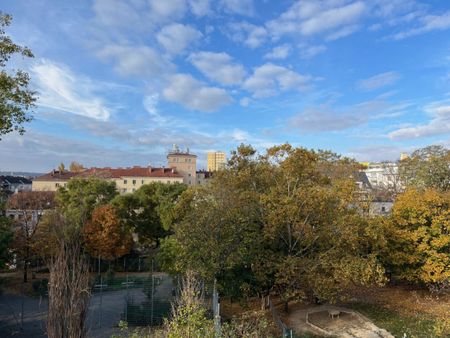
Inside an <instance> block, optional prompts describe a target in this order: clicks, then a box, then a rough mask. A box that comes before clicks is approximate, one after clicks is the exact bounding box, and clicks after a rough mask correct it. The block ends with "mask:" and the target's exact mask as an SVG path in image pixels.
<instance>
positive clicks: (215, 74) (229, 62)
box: [189, 52, 246, 85]
mask: <svg viewBox="0 0 450 338" xmlns="http://www.w3.org/2000/svg"><path fill="white" fill-rule="evenodd" d="M189 61H190V62H191V63H192V64H193V65H194V66H195V67H196V68H197V69H198V70H199V71H200V72H202V74H204V75H205V76H206V77H207V78H209V79H210V80H212V81H216V82H217V83H220V84H222V85H236V84H240V83H241V82H242V80H243V78H244V77H245V74H246V73H245V69H244V67H243V66H242V65H241V64H238V63H235V62H234V61H233V59H232V57H231V56H229V55H228V54H226V53H212V52H198V53H194V54H191V55H190V56H189Z"/></svg>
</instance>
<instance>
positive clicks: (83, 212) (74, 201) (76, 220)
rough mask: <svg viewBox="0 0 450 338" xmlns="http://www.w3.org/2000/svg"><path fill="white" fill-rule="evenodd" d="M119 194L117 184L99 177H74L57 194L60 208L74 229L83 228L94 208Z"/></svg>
mask: <svg viewBox="0 0 450 338" xmlns="http://www.w3.org/2000/svg"><path fill="white" fill-rule="evenodd" d="M117 195H118V192H117V190H116V184H115V183H114V182H108V181H105V180H101V179H98V178H94V177H90V178H87V179H85V178H72V179H71V180H69V182H68V183H67V186H66V187H62V188H60V189H59V190H58V192H57V194H56V202H57V205H58V210H59V212H61V213H62V214H63V215H64V217H65V218H66V219H68V220H70V222H71V227H70V228H73V229H76V230H77V231H78V230H81V228H82V227H83V226H84V224H85V223H86V222H87V221H88V220H89V219H90V218H91V216H92V212H93V211H94V209H95V208H96V207H97V206H99V205H103V204H108V203H109V202H110V201H111V200H112V199H113V198H114V197H115V196H117Z"/></svg>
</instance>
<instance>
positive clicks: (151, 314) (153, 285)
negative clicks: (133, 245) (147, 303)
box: [150, 258, 155, 326]
mask: <svg viewBox="0 0 450 338" xmlns="http://www.w3.org/2000/svg"><path fill="white" fill-rule="evenodd" d="M154 290H155V276H154V274H153V258H152V291H151V293H150V294H151V295H152V303H151V313H150V316H151V317H150V323H151V324H150V325H151V326H153V299H154V298H155V297H154V295H155V294H154Z"/></svg>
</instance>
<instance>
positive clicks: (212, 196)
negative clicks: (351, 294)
mask: <svg viewBox="0 0 450 338" xmlns="http://www.w3.org/2000/svg"><path fill="white" fill-rule="evenodd" d="M356 174H357V165H356V164H355V162H354V161H351V160H349V159H345V158H340V157H339V156H337V155H335V154H332V153H329V152H314V151H310V150H306V149H303V148H294V147H292V146H291V145H289V144H283V145H280V146H276V147H272V148H270V149H268V150H267V152H266V154H264V155H258V154H257V153H256V151H255V150H254V149H253V148H252V147H250V146H245V145H241V146H240V147H238V149H237V150H236V151H234V152H232V157H231V159H230V161H229V165H228V167H227V169H226V170H223V171H220V172H218V173H217V175H216V176H215V178H214V179H213V181H212V182H211V184H209V185H208V186H203V187H198V188H195V189H189V190H187V191H186V192H185V193H183V195H182V198H181V199H180V202H179V203H178V204H177V206H176V211H177V213H178V217H177V218H175V225H174V227H173V229H174V235H173V237H171V238H170V239H168V240H166V241H164V242H163V243H164V244H163V245H162V248H161V249H162V250H161V253H160V257H162V259H163V260H164V262H165V263H166V264H170V263H171V262H175V263H176V264H177V268H179V269H186V268H191V269H194V270H196V271H199V272H200V273H201V274H202V276H203V277H205V278H207V279H209V280H211V279H212V278H217V281H218V283H219V286H220V287H221V288H222V291H223V292H225V295H230V296H232V295H233V296H234V295H239V294H240V295H241V296H242V295H251V294H258V295H259V296H264V295H267V294H268V293H269V292H277V293H278V294H279V295H280V296H281V297H282V298H283V299H284V300H285V302H286V304H287V303H288V301H290V300H301V299H304V298H306V297H308V298H319V299H321V300H327V301H335V300H337V299H339V298H340V297H341V296H345V294H346V292H347V291H348V290H349V289H350V288H351V287H352V286H354V285H368V284H378V285H379V284H381V283H383V282H384V276H383V268H382V266H381V264H380V261H379V251H378V250H379V248H378V242H379V241H380V238H379V237H378V234H377V233H376V231H373V227H372V225H369V224H367V222H365V221H364V219H363V218H362V216H361V215H360V213H359V209H358V208H357V205H358V203H359V200H358V194H357V193H356V184H355V183H356V182H355V178H356ZM171 254H172V255H175V256H176V259H170V255H171ZM180 262H182V263H180Z"/></svg>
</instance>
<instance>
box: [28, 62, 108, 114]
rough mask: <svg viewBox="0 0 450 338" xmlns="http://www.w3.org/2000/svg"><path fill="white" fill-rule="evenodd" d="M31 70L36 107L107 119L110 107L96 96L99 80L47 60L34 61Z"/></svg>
mask: <svg viewBox="0 0 450 338" xmlns="http://www.w3.org/2000/svg"><path fill="white" fill-rule="evenodd" d="M31 72H32V73H33V75H34V79H35V82H36V85H37V89H38V92H39V102H38V104H39V106H41V107H46V108H51V109H56V110H62V111H65V112H68V113H72V114H77V115H82V116H87V117H90V118H94V119H98V120H108V119H109V118H110V116H111V112H112V110H113V108H112V107H110V106H109V105H108V104H107V103H106V102H105V100H104V99H103V97H102V96H100V95H98V88H102V85H101V82H96V81H94V80H92V79H91V78H89V77H87V76H83V75H79V74H75V73H74V72H72V71H71V70H70V69H69V68H68V67H66V66H65V65H62V64H58V63H56V62H53V61H50V60H41V61H40V62H38V63H36V64H34V65H33V66H32V67H31Z"/></svg>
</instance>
